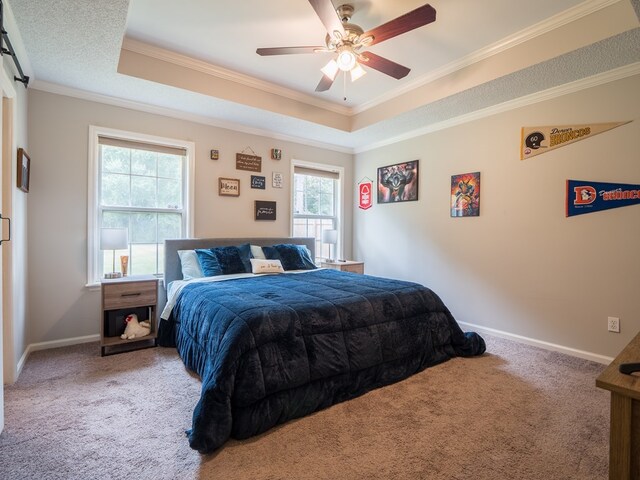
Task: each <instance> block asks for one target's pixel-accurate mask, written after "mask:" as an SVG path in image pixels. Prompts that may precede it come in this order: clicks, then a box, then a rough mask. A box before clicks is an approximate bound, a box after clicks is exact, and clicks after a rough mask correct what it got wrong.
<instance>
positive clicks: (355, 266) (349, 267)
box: [342, 263, 364, 274]
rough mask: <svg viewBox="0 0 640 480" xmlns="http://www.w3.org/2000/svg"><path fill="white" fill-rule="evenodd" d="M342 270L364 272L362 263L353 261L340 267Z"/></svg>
mask: <svg viewBox="0 0 640 480" xmlns="http://www.w3.org/2000/svg"><path fill="white" fill-rule="evenodd" d="M342 271H343V272H353V273H360V274H363V273H364V264H363V263H354V264H352V265H345V266H344V267H342Z"/></svg>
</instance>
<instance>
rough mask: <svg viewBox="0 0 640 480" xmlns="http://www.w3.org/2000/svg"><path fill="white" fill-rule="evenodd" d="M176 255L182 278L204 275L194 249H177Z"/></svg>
mask: <svg viewBox="0 0 640 480" xmlns="http://www.w3.org/2000/svg"><path fill="white" fill-rule="evenodd" d="M178 256H179V257H180V266H181V267H182V278H184V279H185V280H190V279H192V278H202V277H203V276H204V275H203V274H202V269H201V268H200V263H199V262H198V255H196V251H195V250H178Z"/></svg>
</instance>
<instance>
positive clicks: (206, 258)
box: [196, 248, 223, 277]
mask: <svg viewBox="0 0 640 480" xmlns="http://www.w3.org/2000/svg"><path fill="white" fill-rule="evenodd" d="M196 255H197V256H198V263H200V268H201V269H202V273H203V274H204V276H205V277H215V276H216V275H223V273H222V267H220V263H219V262H218V257H217V256H216V254H215V252H214V251H213V249H208V248H196Z"/></svg>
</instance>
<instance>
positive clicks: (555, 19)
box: [351, 0, 623, 115]
mask: <svg viewBox="0 0 640 480" xmlns="http://www.w3.org/2000/svg"><path fill="white" fill-rule="evenodd" d="M620 1H623V0H587V1H585V2H583V3H581V4H579V5H576V6H575V7H572V8H569V9H567V10H565V11H563V12H560V13H558V14H556V15H554V16H552V17H549V18H548V19H546V20H544V21H542V22H539V23H537V24H535V25H532V26H530V27H528V28H525V29H524V30H521V31H519V32H517V33H515V34H513V35H510V36H508V37H506V38H503V39H502V40H500V41H498V42H495V43H493V44H491V45H487V46H486V47H484V48H482V49H480V50H476V51H475V52H473V53H471V54H469V55H467V56H465V57H462V58H461V59H459V60H456V61H455V62H451V63H448V64H447V65H444V66H442V67H440V68H438V69H436V70H434V71H432V72H431V73H429V74H427V75H424V76H422V77H419V78H417V79H415V80H414V81H412V82H408V83H405V84H404V85H403V86H402V87H399V88H397V89H394V90H391V91H389V92H387V93H385V94H383V95H380V96H379V97H377V98H375V99H372V100H370V101H368V102H365V103H363V104H361V105H358V106H355V107H353V108H352V109H351V110H352V113H353V114H354V115H356V114H359V113H362V112H365V111H366V110H369V109H370V108H373V107H375V106H378V105H380V104H382V103H385V102H388V101H389V100H392V99H394V98H396V97H399V96H400V95H404V94H405V93H408V92H410V91H412V90H415V89H416V88H420V87H423V86H425V85H428V84H429V83H431V82H434V81H436V80H438V79H440V78H442V77H446V76H447V75H452V74H454V73H456V72H458V71H459V70H462V69H463V68H467V67H469V66H471V65H473V64H475V63H478V62H481V61H482V60H485V59H487V58H489V57H492V56H494V55H497V54H499V53H502V52H504V51H506V50H509V49H510V48H513V47H516V46H518V45H520V44H522V43H525V42H528V41H530V40H532V39H534V38H536V37H539V36H541V35H544V34H545V33H548V32H550V31H553V30H555V29H557V28H560V27H562V26H564V25H567V24H569V23H572V22H575V21H576V20H579V19H580V18H582V17H585V16H587V15H590V14H592V13H595V12H597V11H600V10H602V9H603V8H606V7H608V6H610V5H613V4H615V3H618V2H620Z"/></svg>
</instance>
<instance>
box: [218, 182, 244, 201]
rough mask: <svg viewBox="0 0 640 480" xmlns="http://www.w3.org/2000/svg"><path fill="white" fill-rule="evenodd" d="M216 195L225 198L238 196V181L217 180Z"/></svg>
mask: <svg viewBox="0 0 640 480" xmlns="http://www.w3.org/2000/svg"><path fill="white" fill-rule="evenodd" d="M218 195H222V196H227V197H239V196H240V179H238V178H218Z"/></svg>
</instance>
